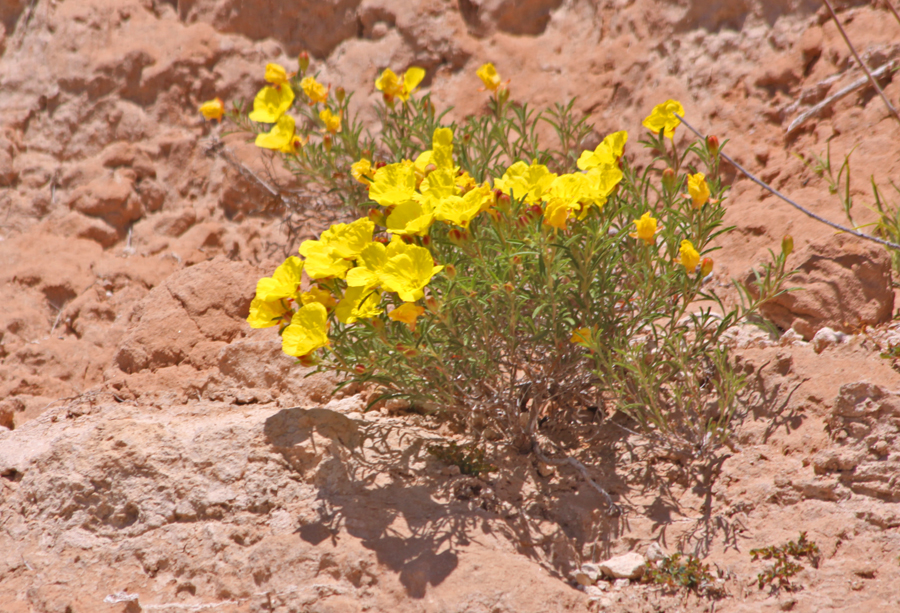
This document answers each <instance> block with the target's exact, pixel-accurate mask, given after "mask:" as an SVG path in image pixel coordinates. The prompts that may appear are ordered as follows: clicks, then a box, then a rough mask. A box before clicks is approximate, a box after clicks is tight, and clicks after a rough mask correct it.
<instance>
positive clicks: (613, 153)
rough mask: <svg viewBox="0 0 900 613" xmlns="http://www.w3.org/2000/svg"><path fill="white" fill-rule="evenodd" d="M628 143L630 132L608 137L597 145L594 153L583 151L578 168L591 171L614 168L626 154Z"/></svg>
mask: <svg viewBox="0 0 900 613" xmlns="http://www.w3.org/2000/svg"><path fill="white" fill-rule="evenodd" d="M627 141H628V132H626V131H625V130H620V131H619V132H613V133H612V134H609V135H607V137H606V138H604V139H603V142H602V143H600V144H599V145H597V148H596V149H594V150H593V151H582V152H581V156H580V157H579V158H578V168H579V169H581V170H590V169H591V168H596V167H598V166H614V165H616V164H618V162H619V158H620V157H622V154H623V153H624V152H625V143H626V142H627Z"/></svg>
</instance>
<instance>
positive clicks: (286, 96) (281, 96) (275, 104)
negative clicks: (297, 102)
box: [248, 83, 294, 123]
mask: <svg viewBox="0 0 900 613" xmlns="http://www.w3.org/2000/svg"><path fill="white" fill-rule="evenodd" d="M293 103H294V90H292V89H291V86H290V85H288V84H287V83H285V84H284V85H280V86H278V87H269V86H266V87H264V88H262V89H261V90H259V93H258V94H256V98H254V99H253V110H252V111H251V112H250V114H249V115H248V117H249V118H250V119H252V120H253V121H258V122H259V123H275V122H277V121H278V119H279V118H280V117H281V116H282V115H284V114H285V113H286V112H287V110H288V109H289V108H291V105H292V104H293Z"/></svg>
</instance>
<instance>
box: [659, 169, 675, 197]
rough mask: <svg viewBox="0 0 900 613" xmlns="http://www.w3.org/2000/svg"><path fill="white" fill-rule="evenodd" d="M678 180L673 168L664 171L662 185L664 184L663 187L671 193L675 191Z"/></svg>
mask: <svg viewBox="0 0 900 613" xmlns="http://www.w3.org/2000/svg"><path fill="white" fill-rule="evenodd" d="M676 178H677V177H676V176H675V171H674V170H672V169H671V168H666V169H665V170H664V171H663V173H662V183H663V187H664V188H665V189H666V191H669V192H671V191H674V190H675V179H676Z"/></svg>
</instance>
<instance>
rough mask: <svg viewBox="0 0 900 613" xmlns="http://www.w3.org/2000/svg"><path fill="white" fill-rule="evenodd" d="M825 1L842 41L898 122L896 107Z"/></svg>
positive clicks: (899, 121) (898, 115)
mask: <svg viewBox="0 0 900 613" xmlns="http://www.w3.org/2000/svg"><path fill="white" fill-rule="evenodd" d="M822 2H824V3H825V6H827V7H828V10H829V12H830V13H831V17H832V19H834V23H835V25H837V29H838V31H839V32H840V33H841V36H842V37H843V38H844V42H845V43H847V46H848V47H849V48H850V52H851V53H853V57H855V58H856V61H857V62H858V63H859V65H860V67H861V68H862V69H863V70H864V71H865V73H866V77H868V79H869V82H871V83H872V87H874V88H875V90H876V91H877V92H878V95H879V96H881V99H882V100H883V101H884V104H885V106H887V108H888V110H889V111H890V112H891V114H892V115H893V116H894V119H896V120H897V123H900V114H898V113H897V109H895V108H894V105H893V104H891V101H890V100H888V98H887V96H885V95H884V91H883V90H882V89H881V86H880V85H878V81H876V80H875V77H874V76H872V73H871V72H870V71H869V67H868V66H866V63H865V62H863V61H862V58H861V57H859V53H857V51H856V47H854V46H853V43H851V42H850V38H849V37H848V36H847V32H846V31H844V26H842V25H841V22H840V20H839V19H838V16H837V13H835V12H834V7H833V6H831V1H830V0H822Z"/></svg>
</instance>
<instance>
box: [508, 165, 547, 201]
mask: <svg viewBox="0 0 900 613" xmlns="http://www.w3.org/2000/svg"><path fill="white" fill-rule="evenodd" d="M554 179H556V175H555V174H554V173H552V172H550V171H549V170H548V169H547V167H546V166H544V165H543V164H538V163H534V164H531V165H530V166H529V165H528V164H526V163H525V162H522V161H519V162H516V163H515V164H513V165H512V166H510V167H509V168H508V169H507V170H506V172H505V173H503V177H501V178H500V179H497V180H496V181H494V187H495V188H497V189H499V190H500V191H502V192H503V193H504V194H506V195H507V196H510V197H511V198H516V199H519V200H522V199H524V200H525V202H526V203H528V204H534V203H536V202H540V201H541V200H542V199H543V198H544V192H546V191H547V189H549V188H550V185H551V184H552V183H553V180H554Z"/></svg>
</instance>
